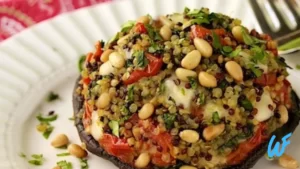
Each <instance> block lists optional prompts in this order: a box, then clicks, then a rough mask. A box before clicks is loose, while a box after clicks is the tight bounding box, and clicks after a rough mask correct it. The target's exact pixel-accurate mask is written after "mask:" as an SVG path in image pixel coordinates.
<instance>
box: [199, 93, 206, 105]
mask: <svg viewBox="0 0 300 169" xmlns="http://www.w3.org/2000/svg"><path fill="white" fill-rule="evenodd" d="M197 103H198V104H199V105H203V104H204V103H205V95H204V93H200V94H199V98H198V99H197Z"/></svg>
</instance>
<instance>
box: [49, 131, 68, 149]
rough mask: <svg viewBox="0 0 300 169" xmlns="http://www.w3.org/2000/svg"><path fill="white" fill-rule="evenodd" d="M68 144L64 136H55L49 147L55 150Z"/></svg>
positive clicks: (66, 137)
mask: <svg viewBox="0 0 300 169" xmlns="http://www.w3.org/2000/svg"><path fill="white" fill-rule="evenodd" d="M68 144H69V138H68V136H66V135H65V134H59V135H57V136H56V137H55V138H54V139H53V140H52V142H51V145H52V146H53V147H55V148H59V147H63V146H65V145H68Z"/></svg>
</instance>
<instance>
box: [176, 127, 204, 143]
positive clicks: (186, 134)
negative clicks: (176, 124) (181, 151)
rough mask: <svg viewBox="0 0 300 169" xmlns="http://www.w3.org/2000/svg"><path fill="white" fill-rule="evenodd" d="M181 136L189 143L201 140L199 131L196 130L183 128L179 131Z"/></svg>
mask: <svg viewBox="0 0 300 169" xmlns="http://www.w3.org/2000/svg"><path fill="white" fill-rule="evenodd" d="M179 136H180V138H181V139H182V140H184V141H186V142H188V143H195V142H197V141H198V140H199V137H200V136H199V133H198V132H196V131H195V130H183V131H182V132H180V133H179Z"/></svg>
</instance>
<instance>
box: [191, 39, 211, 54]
mask: <svg viewBox="0 0 300 169" xmlns="http://www.w3.org/2000/svg"><path fill="white" fill-rule="evenodd" d="M194 45H195V47H196V49H197V50H199V52H200V53H201V55H202V56H204V57H206V58H209V57H211V56H212V53H213V48H212V47H211V45H210V44H209V43H208V42H207V41H206V40H204V39H201V38H195V39H194Z"/></svg>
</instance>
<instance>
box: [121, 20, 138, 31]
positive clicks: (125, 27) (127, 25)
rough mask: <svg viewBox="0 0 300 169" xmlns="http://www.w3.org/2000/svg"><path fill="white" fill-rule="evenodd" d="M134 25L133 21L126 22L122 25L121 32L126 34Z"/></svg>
mask: <svg viewBox="0 0 300 169" xmlns="http://www.w3.org/2000/svg"><path fill="white" fill-rule="evenodd" d="M134 25H135V21H128V22H126V23H124V24H123V25H122V29H121V32H128V31H130V30H131V29H132V27H133V26H134Z"/></svg>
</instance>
